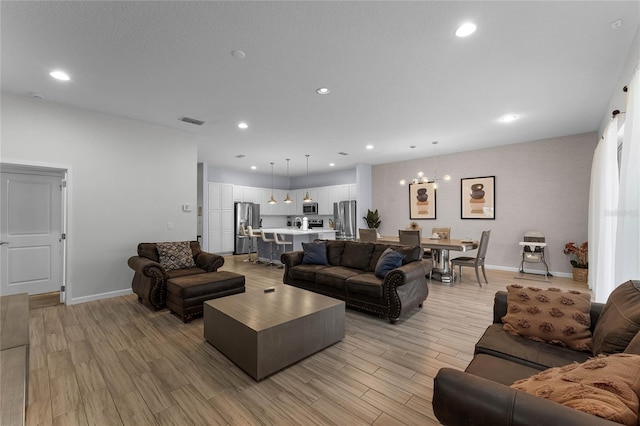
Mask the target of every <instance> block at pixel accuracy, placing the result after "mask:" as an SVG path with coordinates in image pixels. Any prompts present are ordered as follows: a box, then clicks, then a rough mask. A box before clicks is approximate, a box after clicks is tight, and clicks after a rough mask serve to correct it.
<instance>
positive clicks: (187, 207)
mask: <svg viewBox="0 0 640 426" xmlns="http://www.w3.org/2000/svg"><path fill="white" fill-rule="evenodd" d="M182 211H183V212H190V211H191V203H187V204H183V205H182Z"/></svg>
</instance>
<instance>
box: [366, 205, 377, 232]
mask: <svg viewBox="0 0 640 426" xmlns="http://www.w3.org/2000/svg"><path fill="white" fill-rule="evenodd" d="M363 219H364V221H365V222H367V227H368V228H369V229H375V230H376V233H377V231H378V228H379V227H380V223H381V221H380V215H379V214H378V209H376V210H375V211H371V210H369V209H367V215H366V216H364V217H363Z"/></svg>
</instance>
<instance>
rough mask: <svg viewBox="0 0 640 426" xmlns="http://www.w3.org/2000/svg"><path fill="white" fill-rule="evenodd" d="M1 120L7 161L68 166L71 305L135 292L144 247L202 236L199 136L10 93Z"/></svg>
mask: <svg viewBox="0 0 640 426" xmlns="http://www.w3.org/2000/svg"><path fill="white" fill-rule="evenodd" d="M1 121H2V129H1V138H2V161H3V162H6V163H15V164H29V165H39V166H48V167H55V168H63V169H68V170H69V183H68V203H67V204H68V231H69V232H68V238H67V246H68V258H67V271H68V276H67V286H68V287H67V288H68V295H67V297H68V299H67V302H68V303H71V304H73V303H80V302H87V301H89V300H95V299H100V298H105V297H113V296H119V295H122V294H127V293H130V292H131V278H132V277H133V271H132V270H131V269H130V268H129V267H128V266H127V259H128V258H129V257H130V256H132V255H134V254H136V247H137V245H138V243H140V242H142V241H180V240H192V239H194V238H195V236H196V229H197V225H196V223H197V220H196V210H197V209H193V211H191V212H184V211H182V209H181V206H182V204H184V203H191V204H192V205H196V204H197V195H196V188H197V170H196V163H197V159H198V155H197V148H198V147H197V144H196V141H195V138H194V136H193V135H191V134H189V133H187V132H183V131H179V130H173V129H169V128H166V127H161V126H156V125H152V124H148V123H144V122H142V121H136V120H130V119H126V118H121V117H115V116H112V115H108V114H102V113H97V112H94V111H89V110H84V109H77V108H73V107H69V106H64V105H60V104H56V103H54V102H49V101H45V100H41V101H38V100H35V99H33V98H30V97H25V96H15V95H12V94H8V93H4V92H3V93H2V116H1ZM169 222H171V223H172V225H173V229H171V230H170V229H168V226H167V224H168V223H169Z"/></svg>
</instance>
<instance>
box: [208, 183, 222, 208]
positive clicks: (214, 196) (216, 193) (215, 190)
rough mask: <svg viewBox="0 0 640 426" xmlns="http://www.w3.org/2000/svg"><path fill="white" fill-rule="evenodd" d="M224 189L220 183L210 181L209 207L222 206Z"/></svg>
mask: <svg viewBox="0 0 640 426" xmlns="http://www.w3.org/2000/svg"><path fill="white" fill-rule="evenodd" d="M221 194H222V191H221V187H220V184H219V183H213V182H209V207H208V208H209V209H214V210H219V209H221V208H222V195H221Z"/></svg>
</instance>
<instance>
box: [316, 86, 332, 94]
mask: <svg viewBox="0 0 640 426" xmlns="http://www.w3.org/2000/svg"><path fill="white" fill-rule="evenodd" d="M329 92H330V90H329V89H327V88H326V87H321V88H319V89H316V93H317V94H318V95H326V94H328V93H329Z"/></svg>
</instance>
